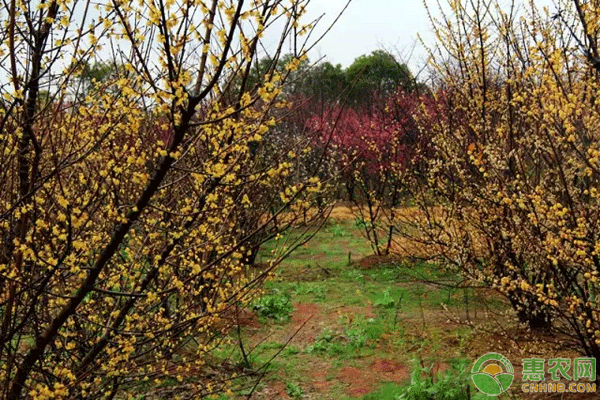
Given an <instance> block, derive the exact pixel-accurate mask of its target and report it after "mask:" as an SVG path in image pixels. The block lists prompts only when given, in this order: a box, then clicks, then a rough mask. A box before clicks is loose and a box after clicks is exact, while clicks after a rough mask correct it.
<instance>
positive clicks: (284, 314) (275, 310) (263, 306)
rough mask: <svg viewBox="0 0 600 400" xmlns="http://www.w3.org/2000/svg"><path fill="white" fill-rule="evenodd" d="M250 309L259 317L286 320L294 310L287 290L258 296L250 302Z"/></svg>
mask: <svg viewBox="0 0 600 400" xmlns="http://www.w3.org/2000/svg"><path fill="white" fill-rule="evenodd" d="M252 309H253V310H254V311H256V312H257V313H258V315H260V316H261V317H264V318H270V319H273V320H275V321H279V322H282V321H287V320H288V319H289V318H290V315H291V313H292V312H293V311H294V307H293V306H292V300H291V296H290V294H289V293H288V292H276V293H275V294H272V295H266V296H262V297H259V298H258V299H256V300H255V301H254V302H253V303H252Z"/></svg>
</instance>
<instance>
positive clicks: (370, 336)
mask: <svg viewBox="0 0 600 400" xmlns="http://www.w3.org/2000/svg"><path fill="white" fill-rule="evenodd" d="M383 325H384V322H383V321H379V320H375V319H372V318H371V319H368V320H364V319H361V320H359V321H358V322H357V323H356V324H353V325H352V326H349V327H347V328H346V329H344V331H343V332H342V333H341V334H337V335H336V334H334V333H333V332H332V331H331V329H325V330H324V331H323V332H321V334H320V335H319V336H318V337H317V338H316V339H315V342H314V344H313V345H312V346H308V347H307V348H306V352H307V353H327V354H329V355H331V356H336V357H341V358H352V357H355V356H358V355H361V351H362V350H364V349H367V348H372V347H374V346H375V341H376V340H377V339H379V337H380V336H381V335H382V334H383V333H384V332H385V328H384V326H383Z"/></svg>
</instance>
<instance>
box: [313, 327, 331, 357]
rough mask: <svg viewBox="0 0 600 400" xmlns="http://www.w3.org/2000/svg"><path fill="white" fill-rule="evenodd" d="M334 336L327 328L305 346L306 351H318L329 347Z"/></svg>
mask: <svg viewBox="0 0 600 400" xmlns="http://www.w3.org/2000/svg"><path fill="white" fill-rule="evenodd" d="M334 338H335V335H334V334H333V332H332V331H331V329H329V328H327V329H325V330H324V331H323V332H321V333H320V334H319V336H317V338H316V339H315V342H314V343H313V344H312V345H310V346H308V347H307V348H306V352H307V353H320V352H325V351H327V349H329V346H330V343H331V342H332V341H333V339H334Z"/></svg>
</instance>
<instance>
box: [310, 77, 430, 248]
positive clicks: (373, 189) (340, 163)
mask: <svg viewBox="0 0 600 400" xmlns="http://www.w3.org/2000/svg"><path fill="white" fill-rule="evenodd" d="M423 101H425V96H424V95H422V94H419V93H417V92H406V91H404V90H402V89H399V90H397V91H396V92H395V93H394V94H393V95H392V96H389V97H387V98H381V97H379V96H377V95H373V98H372V102H371V106H370V107H363V108H345V107H343V106H341V105H333V106H331V107H330V108H329V110H328V111H326V112H324V113H323V114H321V115H318V116H314V117H312V118H310V119H309V120H308V122H307V124H308V126H309V128H310V129H311V130H312V131H313V132H315V134H316V135H318V136H320V137H321V141H322V142H324V143H325V142H329V141H330V142H331V144H332V149H333V152H332V157H333V158H334V159H335V160H336V163H337V167H338V169H339V171H340V174H339V179H340V181H341V182H340V183H341V184H342V185H343V186H344V187H345V189H346V194H347V199H348V200H349V201H350V202H351V203H352V204H353V206H354V207H353V211H354V212H355V216H356V219H357V224H359V225H360V226H361V227H362V228H363V229H364V232H365V235H366V236H367V238H368V239H369V240H370V241H371V243H372V246H373V251H374V252H375V253H376V254H378V255H384V254H388V253H389V252H390V249H391V246H392V237H393V233H394V230H395V229H396V228H395V225H396V224H395V220H396V211H395V209H396V208H397V207H398V206H399V205H400V204H401V203H402V200H403V192H404V184H403V182H402V175H403V174H402V171H403V170H404V169H405V168H406V167H407V166H408V165H411V168H412V167H416V166H417V165H418V158H419V156H418V153H417V151H416V149H417V148H418V147H422V146H417V144H418V143H419V135H418V129H417V122H416V119H415V118H416V117H415V114H416V113H417V111H418V110H419V105H420V104H421V103H422V102H423Z"/></svg>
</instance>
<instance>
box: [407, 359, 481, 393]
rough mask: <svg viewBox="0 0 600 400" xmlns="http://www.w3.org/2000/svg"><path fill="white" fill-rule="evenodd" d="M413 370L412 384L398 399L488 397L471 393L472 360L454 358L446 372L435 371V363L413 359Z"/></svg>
mask: <svg viewBox="0 0 600 400" xmlns="http://www.w3.org/2000/svg"><path fill="white" fill-rule="evenodd" d="M413 365H414V368H413V372H412V374H411V376H410V384H408V385H407V386H404V387H403V388H402V390H401V391H400V394H399V396H398V397H397V399H398V400H430V399H435V400H463V399H466V398H471V399H473V400H481V399H487V398H488V396H486V395H484V394H482V393H479V392H477V393H474V394H471V390H470V375H471V374H470V372H471V371H470V361H469V360H468V359H457V360H453V362H452V363H451V367H450V368H449V369H448V370H446V371H445V372H444V373H442V372H441V371H438V373H437V375H436V374H434V373H433V365H432V366H430V367H426V366H424V365H423V363H422V362H421V361H420V360H413Z"/></svg>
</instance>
